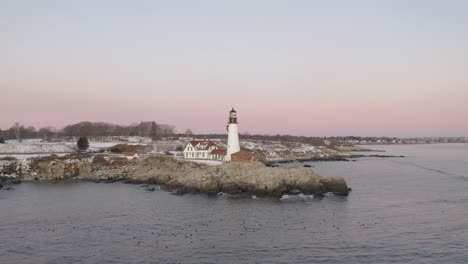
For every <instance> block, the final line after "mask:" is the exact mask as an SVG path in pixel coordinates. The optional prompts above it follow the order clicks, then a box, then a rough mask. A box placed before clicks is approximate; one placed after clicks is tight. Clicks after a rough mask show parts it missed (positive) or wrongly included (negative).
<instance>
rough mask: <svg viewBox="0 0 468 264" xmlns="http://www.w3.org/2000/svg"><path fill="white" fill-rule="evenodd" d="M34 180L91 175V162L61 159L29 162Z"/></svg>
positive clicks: (52, 179) (53, 179)
mask: <svg viewBox="0 0 468 264" xmlns="http://www.w3.org/2000/svg"><path fill="white" fill-rule="evenodd" d="M31 169H32V170H33V175H32V176H34V178H35V179H36V180H44V181H57V180H64V179H70V178H74V177H78V176H82V175H91V174H92V171H91V170H92V169H91V163H90V162H89V161H83V160H81V161H78V160H76V161H68V160H67V161H62V160H52V161H50V160H37V161H33V163H32V164H31Z"/></svg>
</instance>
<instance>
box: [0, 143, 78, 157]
mask: <svg viewBox="0 0 468 264" xmlns="http://www.w3.org/2000/svg"><path fill="white" fill-rule="evenodd" d="M70 152H75V149H73V148H71V147H69V146H67V145H65V144H62V143H42V142H40V141H31V140H28V141H23V142H17V141H7V142H6V143H5V144H0V154H33V153H70Z"/></svg>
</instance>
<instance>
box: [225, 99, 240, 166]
mask: <svg viewBox="0 0 468 264" xmlns="http://www.w3.org/2000/svg"><path fill="white" fill-rule="evenodd" d="M237 125H238V124H237V112H236V110H234V108H232V110H231V112H229V122H228V126H227V131H228V144H227V152H226V161H231V155H232V154H234V153H237V152H239V151H240V144H239V130H238V127H237Z"/></svg>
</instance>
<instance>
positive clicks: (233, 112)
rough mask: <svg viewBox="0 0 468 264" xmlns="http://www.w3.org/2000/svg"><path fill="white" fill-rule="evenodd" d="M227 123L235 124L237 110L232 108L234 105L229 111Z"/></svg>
mask: <svg viewBox="0 0 468 264" xmlns="http://www.w3.org/2000/svg"><path fill="white" fill-rule="evenodd" d="M229 124H237V112H236V110H234V107H233V108H232V110H231V111H230V112H229Z"/></svg>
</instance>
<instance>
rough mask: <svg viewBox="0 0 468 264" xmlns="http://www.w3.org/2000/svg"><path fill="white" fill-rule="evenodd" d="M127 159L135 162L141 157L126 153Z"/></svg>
mask: <svg viewBox="0 0 468 264" xmlns="http://www.w3.org/2000/svg"><path fill="white" fill-rule="evenodd" d="M125 157H127V160H133V159H138V158H139V157H140V156H139V155H138V153H136V152H125Z"/></svg>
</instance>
